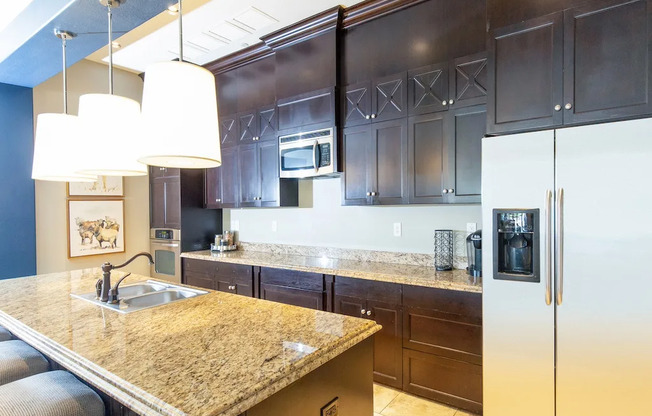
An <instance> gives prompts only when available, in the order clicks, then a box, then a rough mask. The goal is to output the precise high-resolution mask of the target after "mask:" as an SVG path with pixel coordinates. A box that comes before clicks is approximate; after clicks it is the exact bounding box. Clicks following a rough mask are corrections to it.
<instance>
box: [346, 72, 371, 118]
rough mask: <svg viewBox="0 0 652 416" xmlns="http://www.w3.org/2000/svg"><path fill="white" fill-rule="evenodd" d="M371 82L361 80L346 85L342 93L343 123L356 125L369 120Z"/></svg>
mask: <svg viewBox="0 0 652 416" xmlns="http://www.w3.org/2000/svg"><path fill="white" fill-rule="evenodd" d="M371 94H372V92H371V82H370V81H363V82H360V83H357V84H353V85H348V86H346V87H345V88H344V94H342V98H343V105H342V109H343V111H344V125H345V126H347V127H349V126H357V125H360V124H367V123H370V122H371V114H373V111H372V109H371Z"/></svg>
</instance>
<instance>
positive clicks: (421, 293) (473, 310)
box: [403, 285, 482, 325]
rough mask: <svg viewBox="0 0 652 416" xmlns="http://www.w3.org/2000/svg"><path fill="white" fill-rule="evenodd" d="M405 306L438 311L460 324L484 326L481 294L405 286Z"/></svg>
mask: <svg viewBox="0 0 652 416" xmlns="http://www.w3.org/2000/svg"><path fill="white" fill-rule="evenodd" d="M403 306H404V307H406V308H418V309H429V310H432V311H437V312H440V313H441V314H442V317H448V319H450V320H454V321H458V322H467V323H471V324H476V325H481V324H482V294H481V293H471V292H460V291H457V290H447V289H434V288H428V287H420V286H410V285H404V286H403Z"/></svg>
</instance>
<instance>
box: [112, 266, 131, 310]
mask: <svg viewBox="0 0 652 416" xmlns="http://www.w3.org/2000/svg"><path fill="white" fill-rule="evenodd" d="M130 275H131V273H127V274H125V275H124V276H122V278H120V280H118V281H117V282H116V284H115V285H113V287H112V288H111V289H109V300H107V302H106V303H118V302H120V298H118V286H120V283H122V281H123V280H125V279H126V278H127V277H129V276H130Z"/></svg>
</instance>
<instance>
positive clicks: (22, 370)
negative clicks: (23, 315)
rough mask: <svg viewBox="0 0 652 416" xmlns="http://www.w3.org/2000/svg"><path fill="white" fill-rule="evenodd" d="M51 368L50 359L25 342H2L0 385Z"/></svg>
mask: <svg viewBox="0 0 652 416" xmlns="http://www.w3.org/2000/svg"><path fill="white" fill-rule="evenodd" d="M49 369H50V363H48V360H47V359H46V358H45V357H44V356H43V355H42V354H41V353H40V352H38V351H36V350H35V349H34V348H32V347H30V346H29V345H27V344H26V343H25V342H23V341H20V340H17V339H15V340H11V341H4V342H0V386H1V385H3V384H7V383H11V382H12V381H15V380H20V379H21V378H25V377H29V376H33V375H34V374H38V373H42V372H44V371H48V370H49Z"/></svg>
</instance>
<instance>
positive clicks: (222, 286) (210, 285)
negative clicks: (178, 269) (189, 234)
mask: <svg viewBox="0 0 652 416" xmlns="http://www.w3.org/2000/svg"><path fill="white" fill-rule="evenodd" d="M256 277H257V276H255V275H254V273H253V267H252V266H248V265H244V264H230V263H222V262H216V261H210V260H196V259H183V276H182V281H183V283H184V284H187V285H191V286H197V287H202V288H204V289H210V290H218V291H220V292H228V293H235V294H238V295H244V296H251V297H258V290H257V289H258V285H257V284H256Z"/></svg>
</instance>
